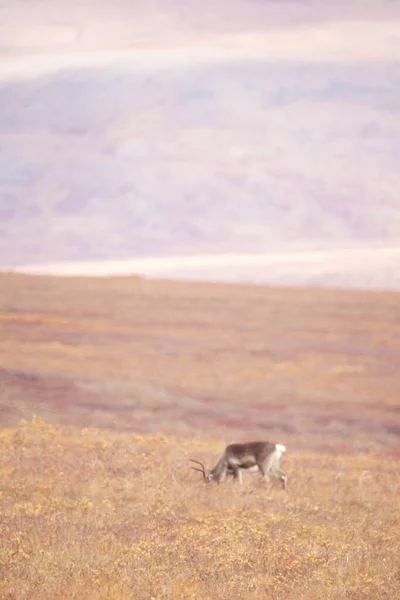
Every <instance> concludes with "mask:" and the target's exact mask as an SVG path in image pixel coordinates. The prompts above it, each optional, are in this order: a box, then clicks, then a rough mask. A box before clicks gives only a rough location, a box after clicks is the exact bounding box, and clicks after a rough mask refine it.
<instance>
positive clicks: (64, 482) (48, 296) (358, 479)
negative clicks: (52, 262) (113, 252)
mask: <svg viewBox="0 0 400 600" xmlns="http://www.w3.org/2000/svg"><path fill="white" fill-rule="evenodd" d="M0 290H1V292H0V311H1V313H0V324H1V338H0V339H1V342H0V363H1V365H2V369H1V371H0V380H1V386H0V394H1V395H0V402H1V416H2V423H3V427H2V429H1V433H0V455H1V467H0V469H1V478H0V510H1V524H0V536H1V545H0V571H1V575H2V578H1V583H0V597H2V598H18V599H22V598H50V597H51V598H90V599H91V598H99V599H105V598H121V599H122V598H124V599H125V598H126V599H128V598H137V599H140V600H141V599H145V600H149V599H150V598H158V599H161V598H163V599H164V598H165V599H166V598H176V599H186V598H196V599H203V598H210V599H211V598H213V599H214V598H221V599H228V598H251V599H254V600H255V599H256V598H257V599H258V598H265V599H267V598H268V599H270V598H273V599H275V598H276V599H278V598H280V599H293V600H295V599H296V600H297V599H299V598H304V599H307V600H308V599H317V598H327V599H333V598H334V599H347V598H348V599H352V600H353V599H357V600H358V599H360V600H361V599H364V598H374V599H375V598H376V599H382V598H384V599H386V598H387V599H393V598H399V597H400V593H399V589H400V588H399V582H400V573H399V565H398V555H399V551H400V546H399V539H400V538H399V535H398V534H399V526H400V511H399V503H398V496H399V486H400V481H399V455H400V444H399V434H400V429H399V428H400V419H399V390H400V375H399V369H398V365H399V359H400V343H399V340H400V318H399V317H400V302H399V300H400V297H399V294H398V293H383V292H360V291H352V292H347V291H330V290H318V289H312V288H310V289H306V288H304V289H296V288H274V287H264V286H247V285H222V284H221V285H218V284H204V283H203V284H200V283H181V282H168V281H151V280H147V279H144V278H140V277H122V278H91V279H85V278H57V277H38V276H22V275H13V274H3V275H1V277H0ZM33 415H35V416H33ZM21 419H23V420H22V422H21ZM249 439H269V440H272V441H279V442H281V443H284V444H285V445H286V446H287V453H286V455H285V457H284V459H283V462H282V466H283V469H284V470H285V472H286V474H287V475H288V478H289V489H288V492H287V493H285V492H283V491H281V490H280V489H279V488H273V489H272V490H271V491H270V492H268V493H267V492H266V490H265V488H264V486H263V484H262V482H260V481H259V478H258V476H256V475H255V476H249V475H248V476H245V482H244V486H243V490H239V489H238V488H236V487H234V486H233V485H232V482H231V481H227V482H226V483H225V484H223V485H220V486H218V485H216V484H210V485H208V486H205V485H204V484H203V483H202V481H201V477H200V475H199V473H195V472H193V471H191V470H190V469H189V465H190V463H189V458H197V459H200V460H202V461H204V462H205V464H206V465H207V466H211V465H212V463H213V461H214V460H215V459H216V457H217V456H218V454H219V453H220V452H221V451H222V450H223V448H224V445H225V444H226V443H228V442H230V441H233V440H235V441H244V440H249Z"/></svg>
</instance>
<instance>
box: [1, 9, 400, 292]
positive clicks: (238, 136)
mask: <svg viewBox="0 0 400 600" xmlns="http://www.w3.org/2000/svg"><path fill="white" fill-rule="evenodd" d="M399 23H400V9H399V7H398V5H397V4H396V3H395V2H379V1H370V2H361V1H360V2H348V1H347V2H328V3H325V4H324V6H321V3H319V2H313V1H312V0H311V1H309V2H286V1H281V2H278V1H265V2H262V1H256V0H253V1H252V0H233V1H232V2H229V3H228V2H211V1H207V0H202V1H201V2H200V1H199V0H191V1H189V2H188V1H185V2H165V1H164V2H162V1H161V0H156V1H153V2H146V3H139V2H132V1H129V2H128V1H126V2H123V1H122V0H119V1H117V2H114V1H113V2H111V1H110V0H107V1H103V2H94V1H93V0H86V1H84V2H76V1H74V2H69V3H68V8H67V6H66V4H65V3H62V2H45V1H43V2H40V1H38V0H34V1H30V2H24V1H22V2H18V3H12V4H10V3H9V2H6V1H5V0H0V40H1V45H0V51H1V53H0V61H1V62H0V218H1V221H0V223H1V224H0V266H1V267H2V268H10V267H13V268H16V267H18V268H19V269H22V270H28V271H29V270H30V271H38V270H40V269H41V270H44V271H46V270H47V271H50V272H64V273H67V272H68V273H76V272H80V273H86V274H90V273H113V272H120V273H121V272H124V273H129V272H132V271H133V272H140V273H147V274H149V275H157V276H160V275H165V276H168V277H186V278H203V279H224V280H247V281H257V282H263V281H268V282H273V283H296V284H303V283H317V284H324V285H331V284H334V285H346V286H349V285H350V286H361V287H387V288H391V287H392V288H395V287H398V288H399V287H400V269H399V268H398V267H399V265H400V242H399V240H400V197H399V183H400V175H399V171H398V169H399V164H400V68H399V62H398V61H399V59H400V28H399ZM249 254H251V256H250V258H249V256H248V255H249ZM254 254H257V256H256V257H254V256H253V255H254ZM193 255H197V259H195V261H197V262H193V259H192V258H186V259H185V260H186V262H185V261H183V262H182V260H181V259H178V258H176V257H191V256H193ZM204 255H206V256H204ZM215 255H219V258H218V259H216V258H215ZM232 255H233V256H232ZM246 255H247V256H246ZM148 257H152V262H150V263H149V262H148V261H147V260H143V259H147V258H148ZM160 257H161V258H162V259H163V260H162V261H160V260H158V259H159V258H160ZM155 258H156V259H157V260H156V261H155V260H154V259H155ZM104 260H113V261H117V262H113V263H111V264H109V263H108V264H104V262H103V261H104ZM121 260H122V261H123V262H122V263H121V262H119V261H121ZM65 261H66V262H67V263H68V264H66V262H65ZM71 261H72V264H71ZM76 261H79V263H80V264H77V263H76ZM82 261H86V262H85V263H83V262H82ZM87 261H101V262H100V263H98V262H97V263H95V264H94V263H92V262H89V263H88V262H87ZM61 262H64V263H65V264H63V265H60V263H61ZM27 265H28V267H27ZM29 265H34V267H29ZM37 265H40V269H39V267H38V266H37Z"/></svg>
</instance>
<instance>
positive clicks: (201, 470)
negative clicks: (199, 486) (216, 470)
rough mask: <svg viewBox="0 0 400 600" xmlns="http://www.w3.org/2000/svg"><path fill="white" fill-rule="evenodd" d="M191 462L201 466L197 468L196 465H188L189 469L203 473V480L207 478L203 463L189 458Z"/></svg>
mask: <svg viewBox="0 0 400 600" xmlns="http://www.w3.org/2000/svg"><path fill="white" fill-rule="evenodd" d="M189 460H190V461H191V462H194V463H196V464H197V465H200V466H201V469H198V468H197V467H190V468H191V469H193V471H199V472H200V473H202V474H203V477H204V481H205V480H206V479H207V473H206V469H205V466H204V465H203V463H201V462H200V461H199V460H194V459H193V458H190V459H189Z"/></svg>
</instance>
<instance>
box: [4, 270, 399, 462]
mask: <svg viewBox="0 0 400 600" xmlns="http://www.w3.org/2000/svg"><path fill="white" fill-rule="evenodd" d="M0 290H1V296H0V307H3V309H2V312H0V326H1V328H2V335H1V341H0V364H2V365H3V370H2V371H0V382H1V386H0V406H3V407H4V409H3V412H2V415H3V421H4V423H5V424H15V423H17V422H18V421H19V419H20V418H22V417H30V416H31V414H32V413H38V414H40V415H43V417H45V418H46V419H48V420H51V421H52V422H60V423H70V424H79V425H85V426H86V425H88V424H94V425H97V426H101V427H105V428H109V427H111V428H113V429H115V428H117V429H124V430H131V431H139V432H143V431H150V432H154V431H165V432H173V433H177V432H178V433H182V434H184V435H187V434H190V435H191V434H193V433H196V434H199V435H210V434H212V435H215V437H218V438H220V439H222V440H223V439H226V440H232V439H237V440H242V439H249V438H251V437H254V436H256V437H257V438H259V439H262V438H265V437H269V438H271V439H279V441H281V442H282V443H285V444H287V445H288V446H291V447H297V448H316V447H318V448H321V449H323V450H324V451H325V450H327V451H332V452H335V451H336V449H337V448H340V449H343V448H347V449H349V448H350V449H352V450H353V451H355V452H358V451H360V450H370V449H373V450H374V451H379V450H380V449H382V448H386V449H388V450H389V449H392V450H393V451H394V452H397V449H398V448H399V444H400V429H399V419H400V413H399V410H398V408H399V396H398V390H399V389H400V373H399V370H398V364H399V360H400V345H399V342H398V340H399V339H400V299H399V295H398V294H394V293H393V294H392V293H391V294H384V293H379V294H378V293H364V292H363V293H359V292H337V291H328V290H313V289H309V290H307V289H298V290H297V289H295V290H292V289H290V288H287V289H279V288H268V287H262V286H257V287H251V286H245V285H243V286H234V285H232V286H230V285H207V284H183V283H170V282H156V281H150V280H145V279H142V278H135V277H132V278H127V277H123V278H113V279H90V280H89V279H88V280H85V279H84V278H82V279H80V278H77V279H61V278H60V279H57V278H51V277H23V276H13V275H3V276H0ZM261 350H262V352H261V353H260V351H261Z"/></svg>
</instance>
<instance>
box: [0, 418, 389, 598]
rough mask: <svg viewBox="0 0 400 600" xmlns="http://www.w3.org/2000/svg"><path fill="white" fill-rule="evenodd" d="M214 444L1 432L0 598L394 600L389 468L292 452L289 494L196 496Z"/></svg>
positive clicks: (57, 431)
mask: <svg viewBox="0 0 400 600" xmlns="http://www.w3.org/2000/svg"><path fill="white" fill-rule="evenodd" d="M220 449H221V444H220V443H219V442H217V441H212V440H209V441H205V440H199V439H197V440H196V439H194V440H193V439H192V440H190V441H189V440H188V439H182V440H178V439H177V438H174V437H173V436H164V435H162V434H155V435H152V436H149V435H138V434H123V433H116V432H114V433H111V432H104V431H101V430H97V429H94V428H88V429H83V430H79V429H75V428H72V427H67V426H52V425H48V424H46V423H44V422H43V421H41V420H40V419H38V418H34V420H33V421H32V422H30V423H27V422H23V423H21V425H20V426H19V427H18V428H13V429H7V430H3V431H1V433H0V460H1V468H0V539H1V546H0V574H1V577H0V597H1V598H9V599H11V598H13V599H18V600H22V599H29V600H31V599H33V598H35V599H38V600H39V599H46V600H47V599H48V598H52V599H53V598H54V599H58V598H63V599H64V598H68V599H74V598H76V599H85V600H91V599H99V600H100V599H113V600H119V599H128V598H129V599H130V600H132V599H137V600H142V599H143V600H150V599H151V598H153V599H156V598H157V599H160V600H161V599H172V598H173V599H176V600H180V599H182V600H186V599H190V598H193V599H194V598H196V599H199V600H200V599H201V600H205V599H213V600H214V599H215V598H218V599H221V600H225V599H226V600H228V599H229V600H231V599H239V598H246V599H253V600H256V599H257V600H258V599H263V598H264V599H268V600H273V599H278V598H279V599H282V600H283V599H285V600H290V599H291V600H299V599H307V600H311V599H313V600H317V599H318V600H319V599H321V598H324V599H327V600H330V599H340V600H344V599H351V600H358V599H359V600H365V599H366V598H368V599H379V600H384V599H386V598H387V599H390V600H394V599H395V598H400V567H399V560H398V557H399V555H400V535H399V533H400V509H399V502H398V498H399V491H400V489H399V488H400V486H399V465H398V462H395V461H394V460H393V459H392V460H391V459H387V460H385V461H384V462H382V460H381V458H379V457H377V456H374V455H359V456H340V457H334V456H330V455H320V454H317V453H298V452H296V451H295V450H294V449H290V451H289V452H288V453H287V456H286V457H285V459H284V461H283V465H284V467H285V470H286V472H287V474H288V476H289V486H290V487H289V492H288V493H285V492H283V491H281V490H280V489H278V488H276V489H273V490H272V491H271V492H270V493H269V494H267V493H266V490H265V488H264V486H263V485H262V483H261V482H260V481H259V479H258V477H257V476H247V477H246V476H245V482H244V486H243V489H242V490H240V489H239V488H238V487H236V486H233V484H232V483H231V481H227V482H226V483H225V484H223V485H220V486H218V485H216V484H213V483H211V484H209V485H207V486H206V485H204V484H203V483H202V481H201V478H200V477H199V474H198V473H195V472H193V471H191V470H190V469H189V461H188V459H189V457H198V458H202V459H204V460H205V461H206V462H207V464H211V462H212V460H213V459H214V458H215V453H216V452H218V451H219V450H220Z"/></svg>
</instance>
